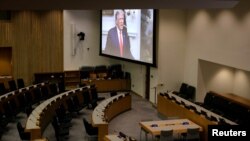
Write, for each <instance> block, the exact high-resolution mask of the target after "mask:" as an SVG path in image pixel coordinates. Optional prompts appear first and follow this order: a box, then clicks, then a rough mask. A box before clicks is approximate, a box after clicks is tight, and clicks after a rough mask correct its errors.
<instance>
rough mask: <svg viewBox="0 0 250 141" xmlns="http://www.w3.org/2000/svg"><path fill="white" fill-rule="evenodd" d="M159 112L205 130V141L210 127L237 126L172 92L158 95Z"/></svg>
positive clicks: (203, 134) (202, 134) (203, 133)
mask: <svg viewBox="0 0 250 141" xmlns="http://www.w3.org/2000/svg"><path fill="white" fill-rule="evenodd" d="M157 110H158V112H159V113H161V114H163V115H165V116H166V117H174V118H188V119H190V120H192V121H193V122H194V123H196V124H198V125H200V126H201V127H202V128H203V129H204V130H203V132H202V133H201V138H202V140H204V141H207V136H208V135H207V133H208V125H217V124H230V125H236V123H235V122H233V121H231V120H229V119H227V118H225V117H222V116H221V115H218V114H216V113H214V112H212V111H209V110H207V109H205V108H204V107H202V106H200V105H197V104H195V103H193V102H190V101H188V100H186V99H184V98H182V97H180V96H178V95H176V94H173V93H172V92H168V93H161V94H159V95H158V102H157Z"/></svg>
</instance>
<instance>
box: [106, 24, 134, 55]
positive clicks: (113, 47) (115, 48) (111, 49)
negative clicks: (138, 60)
mask: <svg viewBox="0 0 250 141" xmlns="http://www.w3.org/2000/svg"><path fill="white" fill-rule="evenodd" d="M122 34H123V57H125V58H129V59H134V57H133V56H132V54H131V52H130V41H129V36H128V32H127V29H126V28H125V27H124V28H123V32H122ZM104 53H105V54H109V55H113V56H118V57H121V55H120V46H119V39H118V34H117V29H116V27H113V28H111V29H110V30H109V31H108V37H107V42H106V47H105V50H104Z"/></svg>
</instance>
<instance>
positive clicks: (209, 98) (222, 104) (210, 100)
mask: <svg viewBox="0 0 250 141" xmlns="http://www.w3.org/2000/svg"><path fill="white" fill-rule="evenodd" d="M197 104H199V105H201V106H202V107H204V108H206V109H208V110H209V111H213V112H214V113H217V114H219V115H221V116H223V117H226V118H228V119H230V120H232V121H234V122H236V123H238V124H242V125H248V126H250V120H249V119H250V100H247V99H244V98H242V97H239V96H237V95H234V94H218V93H215V92H212V91H210V92H208V93H207V94H206V96H205V98H204V102H203V103H197Z"/></svg>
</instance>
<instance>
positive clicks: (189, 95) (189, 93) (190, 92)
mask: <svg viewBox="0 0 250 141" xmlns="http://www.w3.org/2000/svg"><path fill="white" fill-rule="evenodd" d="M195 91H196V89H195V87H193V86H188V87H187V99H188V100H191V101H194V98H195Z"/></svg>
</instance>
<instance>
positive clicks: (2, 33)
mask: <svg viewBox="0 0 250 141" xmlns="http://www.w3.org/2000/svg"><path fill="white" fill-rule="evenodd" d="M11 33H12V26H11V23H10V21H5V20H0V47H4V46H5V47H8V46H11V45H12V43H13V42H12V40H11V38H12V35H11Z"/></svg>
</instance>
